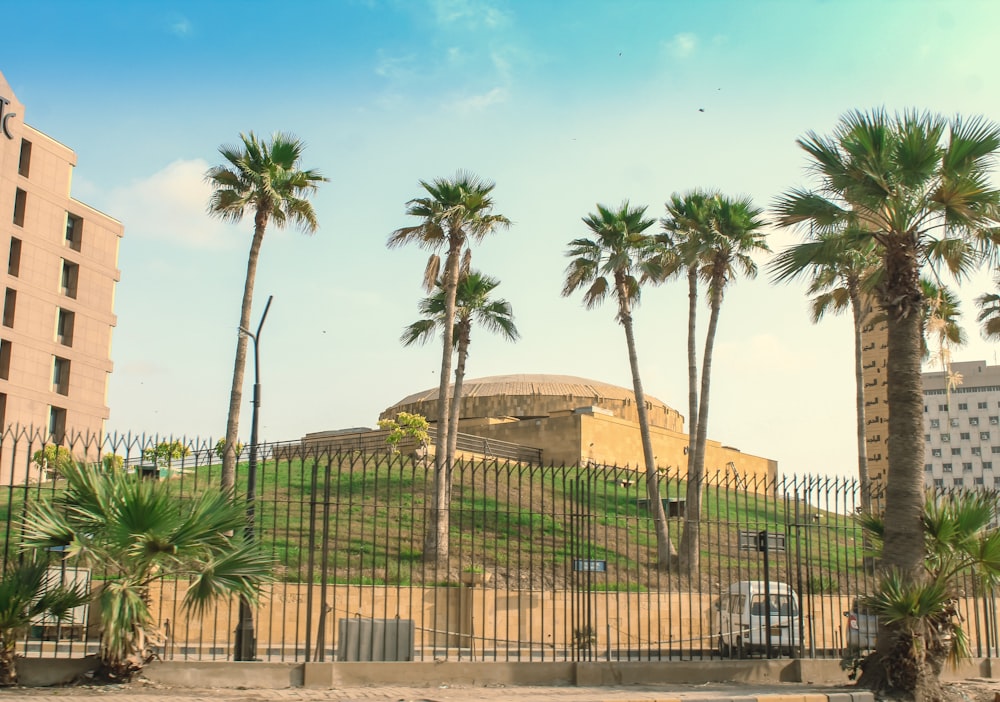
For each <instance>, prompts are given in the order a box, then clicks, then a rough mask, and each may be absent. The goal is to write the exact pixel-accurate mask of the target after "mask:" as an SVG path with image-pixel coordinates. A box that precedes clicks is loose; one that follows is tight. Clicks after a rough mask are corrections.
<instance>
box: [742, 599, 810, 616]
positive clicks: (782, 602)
mask: <svg viewBox="0 0 1000 702" xmlns="http://www.w3.org/2000/svg"><path fill="white" fill-rule="evenodd" d="M768 604H770V610H771V614H772V615H778V616H780V617H786V616H795V615H796V614H798V608H797V607H796V606H795V600H793V599H792V598H791V597H789V596H788V595H771V597H770V598H765V597H764V596H762V595H757V596H755V597H754V598H753V600H752V601H751V602H750V614H752V615H755V616H758V617H763V616H765V615H767V611H768V606H767V605H768Z"/></svg>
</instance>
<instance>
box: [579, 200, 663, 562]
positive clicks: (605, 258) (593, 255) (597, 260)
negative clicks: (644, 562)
mask: <svg viewBox="0 0 1000 702" xmlns="http://www.w3.org/2000/svg"><path fill="white" fill-rule="evenodd" d="M645 213H646V208H645V207H632V206H631V205H629V203H628V201H627V200H626V201H625V202H623V203H622V204H621V206H620V207H618V209H612V208H609V207H606V206H604V205H601V204H598V205H597V212H596V213H592V214H589V215H587V216H586V217H584V218H583V223H584V224H585V225H587V228H588V229H590V231H591V233H592V234H593V237H592V238H589V239H588V238H581V239H574V240H573V241H571V242H570V243H569V247H570V248H569V251H568V252H567V253H566V255H567V256H569V257H571V258H572V259H573V260H572V261H571V262H570V264H569V266H568V267H567V268H566V281H565V283H564V285H563V290H562V294H563V296H564V297H568V296H569V295H572V294H573V293H574V292H576V291H577V290H580V289H582V290H583V304H584V306H585V307H586V308H587V309H588V310H589V309H593V308H594V307H597V306H598V305H600V304H601V303H602V302H604V300H605V299H606V298H607V297H608V296H609V295H611V296H612V297H613V298H614V300H615V302H616V303H617V305H618V313H617V315H616V318H617V319H618V322H619V323H620V324H621V325H622V327H623V328H624V329H625V343H626V345H627V346H628V360H629V367H630V368H631V370H632V390H633V392H634V393H635V407H636V411H637V412H638V415H639V433H640V435H641V438H642V455H643V459H644V461H645V464H646V492H647V495H648V497H649V504H650V506H651V508H652V509H653V519H654V522H655V524H656V551H657V565H658V567H659V568H660V570H667V569H668V568H669V567H670V562H671V560H672V559H673V558H674V557H675V555H676V552H675V550H674V547H673V544H672V543H671V542H670V534H669V532H668V530H667V518H666V514H665V511H664V509H663V502H662V500H661V497H660V476H659V473H658V472H657V469H656V464H655V458H654V456H653V443H652V438H651V437H650V433H649V414H648V413H647V411H646V395H645V393H644V392H643V389H642V379H641V377H640V375H639V358H638V354H637V353H636V346H635V332H634V329H633V322H632V310H633V309H634V308H635V306H636V305H637V304H638V303H639V294H640V282H641V281H643V280H659V279H661V278H662V277H663V274H664V271H663V263H662V259H661V256H660V252H659V251H658V249H657V246H656V242H655V240H654V238H653V237H651V236H650V235H648V234H646V233H645V232H646V230H647V229H649V228H650V227H651V226H652V225H653V224H655V220H652V219H646V218H645Z"/></svg>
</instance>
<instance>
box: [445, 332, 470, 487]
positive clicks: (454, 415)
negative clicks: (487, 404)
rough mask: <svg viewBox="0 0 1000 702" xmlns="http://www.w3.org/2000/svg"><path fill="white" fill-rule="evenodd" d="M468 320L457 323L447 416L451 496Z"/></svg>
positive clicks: (466, 349) (468, 339)
mask: <svg viewBox="0 0 1000 702" xmlns="http://www.w3.org/2000/svg"><path fill="white" fill-rule="evenodd" d="M469 324H470V323H469V321H468V320H463V321H461V322H459V323H458V328H459V329H458V360H457V362H456V363H455V387H454V388H453V389H452V397H451V412H450V416H449V417H448V454H447V455H448V494H449V498H450V496H451V483H452V480H451V473H452V471H453V470H454V468H455V454H457V453H458V420H459V414H460V412H461V406H462V403H461V399H462V382H463V381H464V380H465V360H466V359H467V358H468V357H469V342H470V334H469V332H470V329H469Z"/></svg>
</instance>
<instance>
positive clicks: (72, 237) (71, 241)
mask: <svg viewBox="0 0 1000 702" xmlns="http://www.w3.org/2000/svg"><path fill="white" fill-rule="evenodd" d="M82 241H83V220H82V219H80V218H79V217H77V216H76V215H72V214H70V213H69V212H67V213H66V246H68V247H70V248H71V249H73V250H74V251H79V250H80V246H81V243H82Z"/></svg>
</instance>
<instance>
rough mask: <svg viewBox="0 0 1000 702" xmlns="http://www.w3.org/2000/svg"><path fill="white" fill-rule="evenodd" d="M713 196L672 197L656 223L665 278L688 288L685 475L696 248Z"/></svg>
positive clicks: (692, 435)
mask: <svg viewBox="0 0 1000 702" xmlns="http://www.w3.org/2000/svg"><path fill="white" fill-rule="evenodd" d="M715 196H716V193H714V192H706V191H701V190H693V191H691V192H689V193H686V194H684V195H679V194H677V193H674V194H673V195H671V196H670V200H669V201H668V202H667V203H666V208H667V216H666V217H665V218H663V219H661V220H660V224H661V225H662V227H663V230H664V232H665V233H664V234H663V235H661V236H660V237H658V242H659V243H660V245H661V247H662V250H663V266H664V274H665V277H670V276H673V275H675V274H678V273H680V271H682V270H683V271H685V272H686V275H687V284H688V329H687V360H688V452H687V455H688V473H690V472H691V467H692V465H693V463H692V461H693V460H694V457H695V444H696V437H697V434H698V342H697V328H698V327H697V318H698V273H699V263H700V260H699V250H698V248H699V245H700V242H701V241H703V240H704V239H705V237H703V236H702V233H703V232H707V231H708V229H709V210H710V202H711V200H712V199H713V198H714V197H715Z"/></svg>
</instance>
